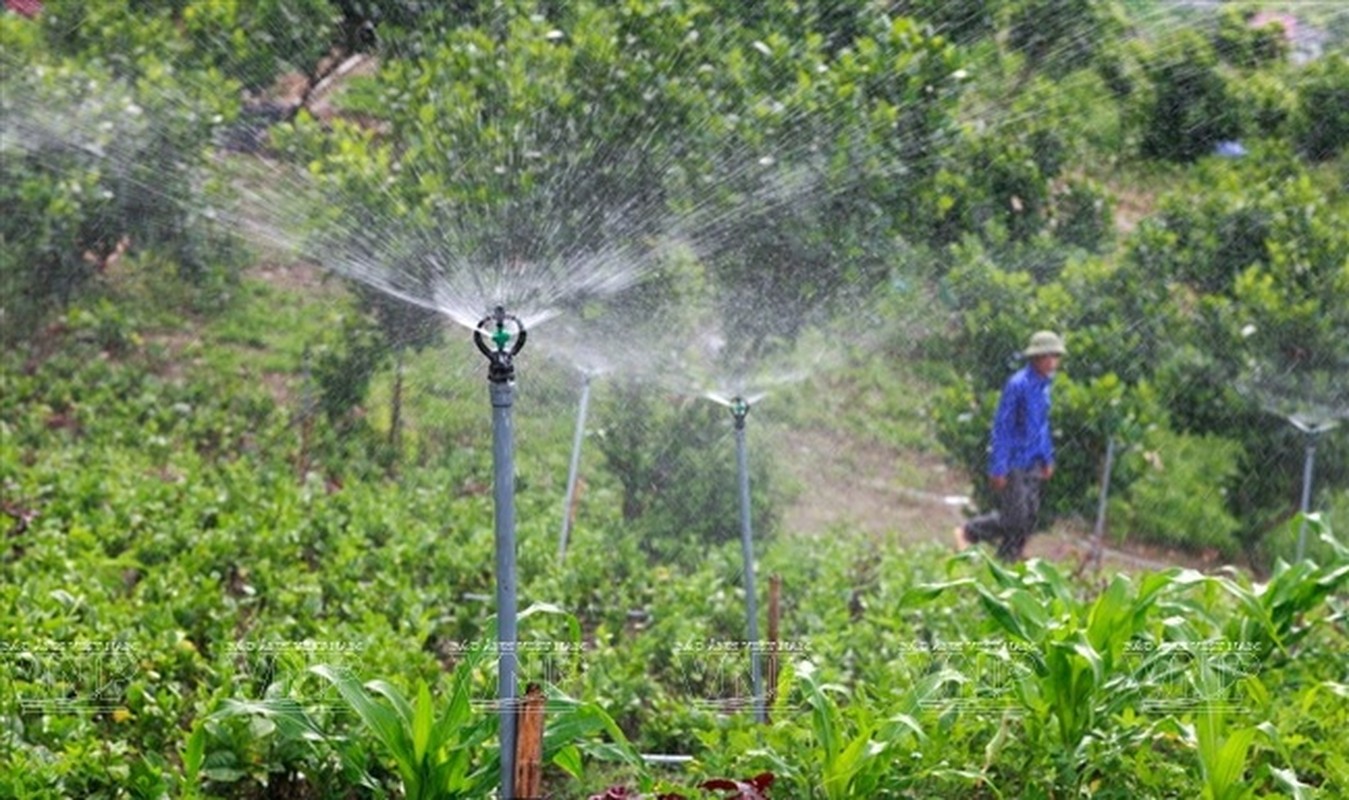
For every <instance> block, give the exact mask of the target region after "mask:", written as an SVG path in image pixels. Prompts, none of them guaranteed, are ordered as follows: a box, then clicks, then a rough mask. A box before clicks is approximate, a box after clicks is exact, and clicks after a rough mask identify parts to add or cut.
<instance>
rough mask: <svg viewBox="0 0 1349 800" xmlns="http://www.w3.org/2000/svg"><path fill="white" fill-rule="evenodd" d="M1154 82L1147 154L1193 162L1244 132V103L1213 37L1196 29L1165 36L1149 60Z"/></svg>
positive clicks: (1144, 142) (1147, 69) (1145, 140)
mask: <svg viewBox="0 0 1349 800" xmlns="http://www.w3.org/2000/svg"><path fill="white" fill-rule="evenodd" d="M1144 71H1145V72H1146V74H1147V76H1148V80H1149V82H1150V83H1151V86H1152V92H1151V100H1150V101H1149V104H1148V107H1147V111H1146V112H1145V115H1144V120H1143V135H1142V149H1143V154H1144V155H1146V156H1150V157H1153V158H1160V159H1164V160H1167V161H1177V162H1190V161H1194V160H1195V159H1198V158H1199V157H1201V156H1204V155H1207V154H1208V153H1210V152H1212V150H1213V147H1214V145H1216V144H1217V143H1218V142H1220V141H1223V140H1226V139H1235V138H1238V137H1239V136H1240V134H1241V120H1240V116H1239V113H1238V111H1239V106H1238V105H1237V103H1236V102H1235V101H1234V99H1233V97H1232V95H1231V91H1230V90H1229V88H1228V86H1227V82H1226V80H1225V79H1224V77H1223V74H1222V72H1221V71H1220V70H1219V68H1218V63H1217V59H1216V58H1215V57H1214V54H1213V49H1212V47H1211V46H1210V45H1209V43H1208V42H1206V41H1204V39H1203V38H1201V37H1200V36H1199V35H1198V34H1196V33H1194V32H1192V31H1182V32H1180V33H1177V34H1175V35H1173V36H1172V37H1171V38H1170V39H1168V40H1164V41H1163V42H1162V43H1161V44H1159V45H1158V48H1157V49H1156V50H1155V51H1154V52H1153V53H1151V54H1149V55H1148V57H1147V59H1146V60H1145V61H1144Z"/></svg>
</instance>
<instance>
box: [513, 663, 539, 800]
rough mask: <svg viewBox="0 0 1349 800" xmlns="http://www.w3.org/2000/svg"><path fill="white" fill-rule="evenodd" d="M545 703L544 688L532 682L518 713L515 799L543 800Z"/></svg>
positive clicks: (526, 690)
mask: <svg viewBox="0 0 1349 800" xmlns="http://www.w3.org/2000/svg"><path fill="white" fill-rule="evenodd" d="M543 703H544V695H543V689H541V688H539V685H538V684H537V683H531V684H529V686H528V688H526V689H525V697H524V700H523V701H522V702H521V703H520V708H519V710H518V711H517V712H516V713H517V714H518V715H519V722H518V723H517V725H516V734H515V797H514V798H513V800H540V799H541V798H542V797H543Z"/></svg>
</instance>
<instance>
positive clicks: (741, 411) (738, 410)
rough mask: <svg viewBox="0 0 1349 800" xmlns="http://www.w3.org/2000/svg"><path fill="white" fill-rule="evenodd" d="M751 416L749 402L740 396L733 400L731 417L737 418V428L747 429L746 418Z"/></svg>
mask: <svg viewBox="0 0 1349 800" xmlns="http://www.w3.org/2000/svg"><path fill="white" fill-rule="evenodd" d="M748 415H749V401H748V400H746V399H745V398H743V397H740V396H739V395H736V396H735V397H733V398H731V416H732V417H734V418H735V427H737V428H743V427H745V417H746V416H748Z"/></svg>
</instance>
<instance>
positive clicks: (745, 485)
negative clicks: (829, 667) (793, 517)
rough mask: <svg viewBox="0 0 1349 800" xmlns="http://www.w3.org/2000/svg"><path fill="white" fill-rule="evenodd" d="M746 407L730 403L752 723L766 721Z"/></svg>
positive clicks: (741, 401) (740, 402)
mask: <svg viewBox="0 0 1349 800" xmlns="http://www.w3.org/2000/svg"><path fill="white" fill-rule="evenodd" d="M749 405H750V404H749V403H748V402H746V401H745V399H744V398H743V397H736V398H734V399H733V400H732V401H731V416H732V418H734V420H735V459H736V466H737V468H738V469H739V472H740V551H741V555H742V556H743V558H744V561H745V603H746V609H745V612H746V614H747V616H748V617H749V671H750V684H751V687H752V691H753V692H754V698H753V706H754V719H755V720H757V721H758V722H766V721H767V709H766V708H764V691H763V669H762V665H761V664H760V653H759V607H758V606H759V604H758V600H757V596H756V595H755V593H754V538H753V528H752V527H751V524H750V503H749V452H748V448H747V446H746V444H745V418H746V417H747V416H749Z"/></svg>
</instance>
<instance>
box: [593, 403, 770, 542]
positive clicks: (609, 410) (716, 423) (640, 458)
mask: <svg viewBox="0 0 1349 800" xmlns="http://www.w3.org/2000/svg"><path fill="white" fill-rule="evenodd" d="M606 400H607V402H605V407H604V409H603V411H602V412H601V415H600V416H599V418H600V419H603V420H604V422H603V426H604V427H603V432H602V434H601V435H600V436H599V437H597V442H596V444H597V447H598V449H599V451H600V453H601V454H602V455H603V457H604V461H605V464H606V466H607V467H608V469H609V470H610V471H611V472H612V473H613V475H614V476H615V477H616V478H617V480H618V481H619V483H620V484H621V485H622V487H623V495H622V497H623V499H622V508H623V518H624V519H625V520H627V521H628V522H629V523H630V524H633V525H636V526H638V527H639V529H640V530H641V531H642V535H643V546H644V547H645V548H646V549H647V550H648V552H651V553H653V554H658V555H660V556H662V557H664V558H667V559H668V558H673V559H675V560H677V561H681V562H682V561H685V560H686V559H695V560H696V559H697V558H699V557H700V555H699V554H701V553H703V552H704V551H705V548H706V547H707V546H708V545H710V544H715V543H718V542H726V541H733V540H736V539H737V538H738V537H739V535H740V494H739V472H738V469H737V466H736V454H735V444H734V441H733V439H732V436H731V415H730V414H729V413H728V412H727V410H726V409H725V408H723V407H721V406H719V405H715V404H713V403H709V402H705V401H703V400H700V399H692V398H671V397H663V398H662V397H655V398H653V397H652V396H651V393H650V392H648V391H646V390H645V389H643V388H642V387H639V386H637V385H635V384H631V385H627V386H623V387H620V388H618V389H617V390H616V391H615V392H614V393H613V395H611V396H610V397H609V398H607V399H606ZM746 435H747V437H748V440H749V441H748V442H747V448H748V451H749V453H748V454H749V467H750V487H751V502H750V505H751V519H752V524H753V529H754V535H755V538H756V539H758V538H760V537H765V536H771V535H772V532H773V530H774V529H775V527H776V525H777V515H778V513H779V512H778V511H777V510H776V509H777V508H778V504H776V503H774V502H773V484H772V478H771V471H770V470H769V469H768V466H767V464H766V462H765V461H764V459H762V458H758V459H756V458H755V457H754V446H753V438H754V422H753V412H752V411H751V412H750V418H749V420H748V421H747V426H746Z"/></svg>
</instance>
